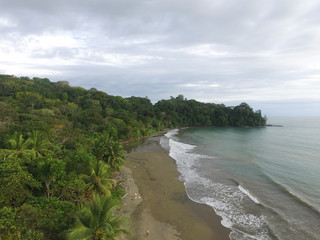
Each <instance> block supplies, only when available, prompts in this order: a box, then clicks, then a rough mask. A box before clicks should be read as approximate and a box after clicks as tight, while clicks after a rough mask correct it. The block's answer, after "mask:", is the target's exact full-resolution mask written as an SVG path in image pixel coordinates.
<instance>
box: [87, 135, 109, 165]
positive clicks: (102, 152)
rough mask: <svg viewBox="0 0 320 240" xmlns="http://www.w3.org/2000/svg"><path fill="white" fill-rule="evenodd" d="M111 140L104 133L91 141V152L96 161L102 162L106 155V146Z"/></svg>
mask: <svg viewBox="0 0 320 240" xmlns="http://www.w3.org/2000/svg"><path fill="white" fill-rule="evenodd" d="M111 142H112V139H111V138H110V137H109V134H108V133H106V132H103V133H101V134H100V135H98V136H96V137H95V138H94V139H93V140H92V147H91V152H92V154H93V155H94V156H96V158H97V159H98V160H103V159H104V158H105V157H106V156H107V155H108V151H107V150H108V146H109V145H110V144H111Z"/></svg>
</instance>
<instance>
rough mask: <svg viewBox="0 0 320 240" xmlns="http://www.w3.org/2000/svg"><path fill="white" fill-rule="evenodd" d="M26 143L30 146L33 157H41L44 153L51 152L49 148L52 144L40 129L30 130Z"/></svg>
mask: <svg viewBox="0 0 320 240" xmlns="http://www.w3.org/2000/svg"><path fill="white" fill-rule="evenodd" d="M26 145H27V146H28V147H29V148H31V149H32V150H33V152H34V154H35V157H37V158H38V157H41V156H42V155H43V154H45V153H52V151H51V150H49V148H50V147H51V146H52V144H51V142H50V141H49V140H48V139H46V138H45V136H44V133H43V132H40V131H34V130H33V131H32V133H31V134H30V137H29V138H28V139H27V141H26Z"/></svg>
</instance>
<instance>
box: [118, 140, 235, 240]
mask: <svg viewBox="0 0 320 240" xmlns="http://www.w3.org/2000/svg"><path fill="white" fill-rule="evenodd" d="M159 140H160V137H150V138H147V139H145V140H144V142H143V143H142V144H140V145H139V146H137V147H136V148H135V149H132V150H131V151H130V153H128V154H127V157H126V167H125V169H124V173H125V175H126V176H127V181H126V188H127V189H126V194H127V195H126V196H125V198H124V201H123V203H124V207H123V208H124V209H123V212H124V213H125V214H126V216H127V217H130V222H129V224H128V226H127V227H128V228H129V229H130V230H131V232H132V235H131V236H129V237H122V238H120V239H123V240H124V239H132V240H138V239H144V238H148V237H149V238H150V239H153V240H160V239H164V240H165V239H168V240H193V239H202V240H212V239H216V240H220V239H221V240H229V234H230V229H227V228H225V227H223V226H222V225H221V217H220V216H218V215H216V214H215V212H214V210H213V209H212V208H211V207H209V206H207V205H204V204H199V203H196V202H193V201H192V200H190V199H189V197H188V196H187V194H186V191H185V187H184V184H183V182H181V181H180V180H178V177H179V175H180V174H179V173H178V171H177V169H176V165H175V161H174V159H172V158H171V157H170V156H169V155H168V153H167V152H166V151H165V150H164V149H162V147H161V146H160V143H159ZM135 195H138V196H141V198H139V199H137V198H135ZM147 230H149V232H150V234H149V236H147V234H146V232H147Z"/></svg>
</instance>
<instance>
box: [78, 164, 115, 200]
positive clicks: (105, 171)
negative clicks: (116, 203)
mask: <svg viewBox="0 0 320 240" xmlns="http://www.w3.org/2000/svg"><path fill="white" fill-rule="evenodd" d="M109 168H110V166H109V165H107V164H105V163H104V162H103V161H101V160H98V161H96V162H95V163H94V164H93V166H92V168H91V173H90V175H88V176H84V179H85V181H86V182H87V186H88V190H89V191H93V192H95V193H97V194H99V195H107V196H111V189H112V188H113V186H114V185H115V184H116V181H115V180H113V179H111V178H110V171H109Z"/></svg>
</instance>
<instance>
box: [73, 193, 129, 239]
mask: <svg viewBox="0 0 320 240" xmlns="http://www.w3.org/2000/svg"><path fill="white" fill-rule="evenodd" d="M119 208H120V206H119V205H117V204H116V203H115V202H114V201H113V200H112V199H111V198H110V197H107V196H106V195H104V196H99V195H98V194H95V195H93V197H92V199H91V201H90V202H88V203H87V204H85V205H84V206H83V207H82V208H81V209H80V211H79V212H77V213H76V216H75V225H74V227H73V228H71V229H70V230H69V231H68V233H67V239H68V240H114V239H115V237H116V236H118V235H120V234H121V233H125V234H128V231H127V230H124V229H122V228H121V227H120V225H121V224H122V223H123V221H124V218H120V217H117V216H115V211H116V210H117V209H119Z"/></svg>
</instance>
